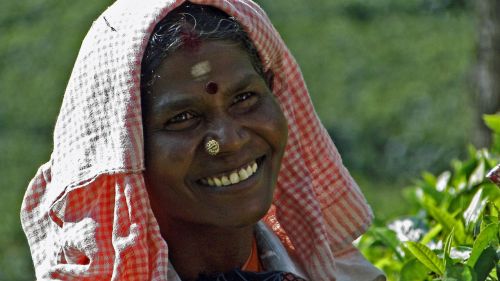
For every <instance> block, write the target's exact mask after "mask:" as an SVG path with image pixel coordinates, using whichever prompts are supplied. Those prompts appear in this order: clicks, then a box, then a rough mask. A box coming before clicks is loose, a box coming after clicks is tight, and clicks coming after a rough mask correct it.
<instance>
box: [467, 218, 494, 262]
mask: <svg viewBox="0 0 500 281" xmlns="http://www.w3.org/2000/svg"><path fill="white" fill-rule="evenodd" d="M490 245H498V223H491V224H489V225H488V226H486V227H485V228H484V229H483V230H482V231H481V232H480V233H479V235H478V236H477V238H476V240H475V241H474V245H473V246H472V252H471V255H470V258H469V260H468V261H467V264H468V265H469V266H475V265H476V262H477V260H478V259H479V257H480V256H481V253H482V252H483V251H484V249H486V248H487V247H488V246H490Z"/></svg>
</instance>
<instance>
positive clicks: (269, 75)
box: [264, 69, 274, 91]
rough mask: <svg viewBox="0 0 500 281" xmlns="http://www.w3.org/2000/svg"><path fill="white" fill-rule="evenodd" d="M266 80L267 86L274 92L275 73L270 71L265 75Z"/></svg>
mask: <svg viewBox="0 0 500 281" xmlns="http://www.w3.org/2000/svg"><path fill="white" fill-rule="evenodd" d="M264 79H265V80H266V84H267V86H268V87H269V89H270V90H271V91H272V90H273V81H274V73H273V72H272V71H271V70H270V69H269V70H268V71H266V72H265V73H264Z"/></svg>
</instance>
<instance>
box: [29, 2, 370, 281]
mask: <svg viewBox="0 0 500 281" xmlns="http://www.w3.org/2000/svg"><path fill="white" fill-rule="evenodd" d="M182 2H184V1H183V0H168V1H167V0H141V1H137V0H118V1H117V2H116V3H114V4H113V5H112V6H110V7H109V8H108V9H107V10H106V11H105V12H104V13H103V14H102V15H101V16H100V17H99V18H98V19H97V20H96V21H95V22H94V23H93V25H92V28H91V29H90V31H89V33H88V34H87V36H86V38H85V40H84V41H83V44H82V46H81V49H80V53H79V55H78V58H77V61H76V63H75V66H74V69H73V72H72V74H71V78H70V80H69V83H68V86H67V89H66V92H65V95H64V100H63V104H62V108H61V112H60V114H59V117H58V120H57V124H56V127H55V132H54V151H53V153H52V156H51V159H50V161H49V162H48V163H46V164H44V165H42V166H41V167H40V169H39V170H38V172H37V174H36V176H35V177H34V178H33V180H32V181H31V183H30V185H29V187H28V190H27V192H26V195H25V197H24V201H23V205H22V210H21V220H22V225H23V229H24V231H25V233H26V236H27V238H28V242H29V244H30V248H31V255H32V257H33V261H34V265H35V269H36V276H37V278H38V280H48V279H50V280H73V279H77V280H139V281H143V280H168V281H173V280H179V279H178V276H177V275H176V274H175V271H174V270H173V269H172V268H171V266H170V265H169V263H168V246H167V244H166V242H165V241H164V240H163V239H162V237H161V235H160V231H159V226H158V224H157V222H156V220H155V217H154V215H153V213H152V211H151V208H150V205H149V199H148V194H147V192H146V188H145V184H144V178H143V175H142V172H143V170H144V155H143V136H142V120H141V105H140V100H141V99H140V95H141V94H140V84H139V83H140V73H141V70H140V67H141V59H142V56H143V53H144V50H145V48H146V45H147V42H148V39H149V36H150V34H151V32H152V30H153V28H154V27H155V25H156V24H157V23H158V22H159V21H160V20H161V19H162V18H163V17H164V16H165V15H166V14H167V13H168V12H169V11H171V10H172V9H174V8H175V7H177V6H179V5H180V4H181V3H182ZM191 2H194V3H198V4H206V5H212V6H215V7H217V8H219V9H221V10H223V11H224V12H226V13H227V14H229V15H231V16H234V17H235V18H236V19H237V21H238V22H239V23H240V24H241V25H242V26H243V27H244V29H245V30H246V32H247V33H248V35H249V37H250V39H251V40H252V41H253V42H254V44H255V46H256V48H257V50H258V51H259V54H260V57H261V59H262V63H263V65H264V69H265V70H268V69H271V70H272V71H273V73H274V74H275V77H274V81H273V92H274V94H275V95H276V97H277V99H278V101H279V103H280V105H281V108H282V109H283V111H284V113H285V116H286V118H287V120H288V124H289V137H288V144H287V148H286V152H285V156H284V159H283V162H282V167H281V172H280V175H279V178H278V185H277V188H276V194H275V199H274V202H273V208H272V211H270V213H269V214H268V215H267V216H266V218H265V221H266V222H267V223H268V224H270V226H271V228H272V229H273V230H274V231H275V232H276V233H277V234H278V236H279V237H281V238H282V239H283V241H284V242H285V244H286V246H287V247H288V248H289V249H290V251H294V253H295V254H294V255H295V256H296V257H297V259H298V261H299V262H300V264H301V266H302V267H303V268H304V269H305V270H306V273H307V274H308V275H309V277H310V278H311V279H312V280H335V277H334V276H335V256H336V255H337V254H339V253H340V252H341V251H343V250H344V249H347V248H349V247H350V245H351V243H352V241H353V240H354V239H355V238H357V237H358V236H359V235H360V234H362V233H363V232H364V231H365V230H366V228H367V227H368V225H369V223H370V221H371V218H372V214H371V211H370V209H369V207H368V205H367V204H366V202H365V199H364V197H363V195H362V194H361V192H360V190H359V188H358V186H357V185H356V183H355V182H354V181H353V179H352V178H351V176H350V175H349V173H348V171H347V170H346V169H345V168H344V166H343V165H342V161H341V158H340V156H339V154H338V152H337V150H336V148H335V146H334V144H333V143H332V141H331V139H330V138H329V136H328V134H327V132H326V130H325V129H324V127H323V126H322V125H321V123H320V121H319V120H318V117H317V115H316V113H315V111H314V109H313V106H312V104H311V100H310V98H309V94H308V91H307V88H306V86H305V83H304V80H303V77H302V74H301V72H300V69H299V67H298V65H297V63H296V62H295V60H294V58H293V57H292V55H291V54H290V52H289V50H288V49H287V47H286V46H285V44H284V42H283V41H282V39H281V37H280V36H279V34H278V33H277V31H276V30H275V29H274V27H273V26H272V24H271V22H270V21H269V19H268V17H267V15H266V14H265V13H264V11H262V10H261V8H260V7H259V6H258V5H257V4H255V3H253V2H251V1H250V0H192V1H191Z"/></svg>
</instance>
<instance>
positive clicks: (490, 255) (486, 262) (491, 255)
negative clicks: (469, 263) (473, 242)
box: [474, 246, 498, 281]
mask: <svg viewBox="0 0 500 281" xmlns="http://www.w3.org/2000/svg"><path fill="white" fill-rule="evenodd" d="M496 264H498V256H497V253H496V251H495V249H494V248H493V247H492V246H489V247H487V248H486V249H484V251H483V252H482V253H481V255H480V256H479V258H478V259H477V262H476V264H475V265H474V271H475V272H476V275H477V280H478V281H483V280H485V279H486V277H487V276H488V274H489V273H490V272H491V271H492V270H493V268H495V265H496Z"/></svg>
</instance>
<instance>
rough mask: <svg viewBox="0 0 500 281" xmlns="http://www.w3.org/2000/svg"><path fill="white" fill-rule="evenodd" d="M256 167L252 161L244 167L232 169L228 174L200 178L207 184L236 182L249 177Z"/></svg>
mask: <svg viewBox="0 0 500 281" xmlns="http://www.w3.org/2000/svg"><path fill="white" fill-rule="evenodd" d="M257 169H258V165H257V163H256V162H255V161H253V162H252V163H250V164H248V166H246V167H243V168H241V169H239V170H234V171H232V172H231V173H230V174H229V175H223V176H221V177H207V178H204V179H201V182H202V183H203V184H206V185H209V186H226V185H231V184H237V183H239V182H241V181H244V180H246V179H248V178H249V177H251V176H252V175H253V174H255V172H256V171H257Z"/></svg>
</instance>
